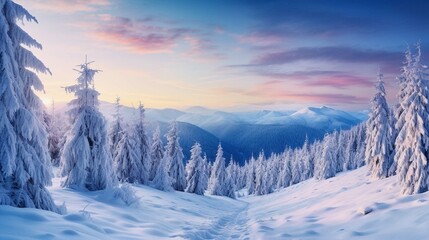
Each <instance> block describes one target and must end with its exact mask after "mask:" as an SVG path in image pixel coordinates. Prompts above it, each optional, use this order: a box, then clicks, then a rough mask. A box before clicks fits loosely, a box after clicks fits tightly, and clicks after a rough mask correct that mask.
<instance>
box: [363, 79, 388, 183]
mask: <svg viewBox="0 0 429 240" xmlns="http://www.w3.org/2000/svg"><path fill="white" fill-rule="evenodd" d="M376 90H377V92H376V94H375V96H374V98H373V99H372V102H371V112H370V117H369V119H368V120H367V125H366V128H367V129H366V132H367V135H366V151H365V160H366V164H367V166H368V169H369V172H370V174H371V175H372V176H373V177H375V178H386V177H389V176H391V174H392V171H390V168H391V167H392V165H393V141H392V139H391V137H392V128H393V127H392V126H391V121H390V119H389V118H390V110H389V107H388V105H387V102H386V91H385V89H384V81H383V75H382V74H379V75H378V81H377V84H376Z"/></svg>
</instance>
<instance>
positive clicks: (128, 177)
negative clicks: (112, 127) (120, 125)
mask: <svg viewBox="0 0 429 240" xmlns="http://www.w3.org/2000/svg"><path fill="white" fill-rule="evenodd" d="M135 140H136V139H135V136H133V134H130V133H129V131H123V133H122V139H121V140H120V141H119V142H118V145H117V148H118V149H117V150H116V155H115V159H114V161H115V168H116V174H117V176H118V179H119V181H121V182H128V183H141V176H142V171H143V166H142V163H141V157H140V152H139V148H136V141H135Z"/></svg>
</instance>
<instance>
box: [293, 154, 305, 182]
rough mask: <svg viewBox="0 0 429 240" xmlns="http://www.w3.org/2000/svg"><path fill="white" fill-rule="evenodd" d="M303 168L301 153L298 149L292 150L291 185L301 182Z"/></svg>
mask: <svg viewBox="0 0 429 240" xmlns="http://www.w3.org/2000/svg"><path fill="white" fill-rule="evenodd" d="M303 172H304V166H303V162H302V156H301V151H299V149H295V150H293V158H292V184H297V183H299V182H301V178H302V176H301V175H302V174H303Z"/></svg>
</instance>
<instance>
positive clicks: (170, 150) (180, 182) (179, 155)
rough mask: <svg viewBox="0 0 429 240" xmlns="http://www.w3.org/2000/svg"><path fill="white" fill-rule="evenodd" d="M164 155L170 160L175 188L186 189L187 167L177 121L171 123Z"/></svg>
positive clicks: (170, 173) (169, 170)
mask: <svg viewBox="0 0 429 240" xmlns="http://www.w3.org/2000/svg"><path fill="white" fill-rule="evenodd" d="M164 155H165V156H164V157H167V159H168V160H169V163H168V174H169V175H170V177H171V178H173V188H174V190H177V191H182V192H183V191H184V190H185V188H186V177H185V167H184V166H183V157H184V156H183V152H182V148H181V147H180V144H179V137H178V136H177V123H176V122H173V123H172V124H171V128H170V131H168V133H167V145H166V146H165V153H164Z"/></svg>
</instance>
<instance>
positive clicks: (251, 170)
mask: <svg viewBox="0 0 429 240" xmlns="http://www.w3.org/2000/svg"><path fill="white" fill-rule="evenodd" d="M255 165H256V163H255V158H254V157H253V156H252V158H251V159H250V161H249V164H248V167H247V174H246V175H247V177H246V187H247V193H248V194H253V193H255V185H256V169H255V168H256V166H255Z"/></svg>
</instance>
